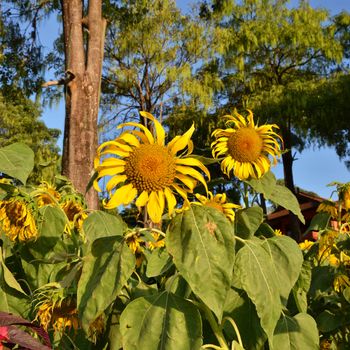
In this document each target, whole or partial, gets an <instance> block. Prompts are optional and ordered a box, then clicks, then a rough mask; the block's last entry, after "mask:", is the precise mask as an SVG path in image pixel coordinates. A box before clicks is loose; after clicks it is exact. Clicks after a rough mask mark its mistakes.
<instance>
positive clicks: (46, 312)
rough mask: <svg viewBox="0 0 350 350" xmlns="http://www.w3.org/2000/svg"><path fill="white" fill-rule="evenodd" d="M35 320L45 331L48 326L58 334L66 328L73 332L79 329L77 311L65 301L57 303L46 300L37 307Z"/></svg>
mask: <svg viewBox="0 0 350 350" xmlns="http://www.w3.org/2000/svg"><path fill="white" fill-rule="evenodd" d="M36 319H37V320H38V321H39V323H40V325H41V326H42V327H43V328H44V329H45V330H46V331H47V330H48V328H49V326H50V325H52V327H53V329H54V331H55V332H58V333H62V332H63V331H64V330H65V329H66V328H68V329H72V328H73V329H74V330H77V329H78V328H79V319H78V310H77V308H76V307H75V305H73V304H72V303H71V302H69V301H66V300H65V301H63V302H59V303H55V302H53V301H52V300H46V301H45V302H44V303H42V304H41V305H40V306H38V308H37V315H36Z"/></svg>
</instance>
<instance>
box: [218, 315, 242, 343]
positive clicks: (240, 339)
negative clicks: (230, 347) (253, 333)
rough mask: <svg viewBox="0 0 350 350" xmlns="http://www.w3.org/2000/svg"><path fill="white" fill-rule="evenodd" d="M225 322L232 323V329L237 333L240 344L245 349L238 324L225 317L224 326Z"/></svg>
mask: <svg viewBox="0 0 350 350" xmlns="http://www.w3.org/2000/svg"><path fill="white" fill-rule="evenodd" d="M225 321H228V322H230V324H231V326H232V328H233V329H234V331H235V333H236V336H237V340H238V343H239V345H240V346H241V347H242V348H243V342H242V338H241V334H240V333H239V330H238V327H237V325H236V322H235V321H234V320H233V319H232V318H231V317H224V319H223V320H222V325H224V323H225Z"/></svg>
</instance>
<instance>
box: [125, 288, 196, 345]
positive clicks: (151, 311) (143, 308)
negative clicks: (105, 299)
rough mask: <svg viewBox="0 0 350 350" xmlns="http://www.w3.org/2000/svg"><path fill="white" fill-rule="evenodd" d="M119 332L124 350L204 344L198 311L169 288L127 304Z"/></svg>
mask: <svg viewBox="0 0 350 350" xmlns="http://www.w3.org/2000/svg"><path fill="white" fill-rule="evenodd" d="M120 331H121V334H122V339H123V349H125V350H179V349H181V350H196V349H200V347H201V345H202V323H201V317H200V314H199V311H198V310H197V308H196V307H195V306H194V305H193V304H192V303H190V302H189V301H186V300H184V299H183V298H180V297H178V296H176V295H175V294H172V293H169V292H167V291H164V292H162V293H160V294H157V295H153V296H148V297H144V298H138V299H136V300H134V301H132V302H131V303H130V304H128V305H127V307H126V308H125V310H124V311H123V313H122V315H121V317H120Z"/></svg>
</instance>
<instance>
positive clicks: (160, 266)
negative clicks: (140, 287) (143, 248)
mask: <svg viewBox="0 0 350 350" xmlns="http://www.w3.org/2000/svg"><path fill="white" fill-rule="evenodd" d="M145 256H146V259H147V267H146V275H147V277H156V276H160V275H162V274H163V273H164V272H166V271H168V270H169V268H170V267H171V266H173V262H172V259H171V256H170V255H169V253H168V251H167V250H166V249H163V248H161V249H155V250H153V251H151V252H145Z"/></svg>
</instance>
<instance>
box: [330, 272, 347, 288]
mask: <svg viewBox="0 0 350 350" xmlns="http://www.w3.org/2000/svg"><path fill="white" fill-rule="evenodd" d="M347 287H350V279H349V277H348V276H347V275H344V274H340V275H337V276H336V277H335V278H334V280H333V288H334V290H335V291H336V292H342V291H343V289H345V288H347Z"/></svg>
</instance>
